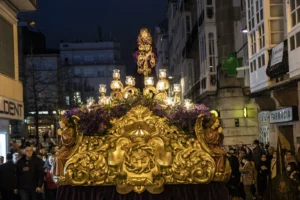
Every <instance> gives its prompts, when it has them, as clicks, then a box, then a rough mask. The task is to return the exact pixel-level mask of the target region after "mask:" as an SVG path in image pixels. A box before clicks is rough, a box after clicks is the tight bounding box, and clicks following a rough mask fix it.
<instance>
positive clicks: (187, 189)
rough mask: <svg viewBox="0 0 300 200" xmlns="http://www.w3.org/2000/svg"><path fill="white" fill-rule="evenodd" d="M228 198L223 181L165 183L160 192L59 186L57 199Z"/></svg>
mask: <svg viewBox="0 0 300 200" xmlns="http://www.w3.org/2000/svg"><path fill="white" fill-rule="evenodd" d="M66 199H68V200H102V199H105V200H129V199H139V200H141V199H142V200H153V199H155V200H200V199H204V200H229V194H228V190H227V188H226V186H225V183H216V182H212V183H210V184H198V185H165V186H164V191H163V192H162V193H160V194H150V193H149V192H147V191H145V192H143V193H141V194H138V193H135V192H130V193H129V194H125V195H124V194H119V193H117V191H116V187H115V186H88V187H84V186H68V185H67V186H59V187H58V191H57V200H66Z"/></svg>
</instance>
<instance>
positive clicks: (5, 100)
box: [0, 0, 36, 157]
mask: <svg viewBox="0 0 300 200" xmlns="http://www.w3.org/2000/svg"><path fill="white" fill-rule="evenodd" d="M35 10H36V1H35V0H23V1H16V0H10V1H0V40H1V41H2V42H0V155H1V156H5V157H6V152H7V150H8V138H9V133H10V126H9V122H10V120H12V119H14V120H23V119H24V106H23V86H22V83H21V82H20V81H19V69H18V67H19V66H18V65H19V64H18V32H17V31H18V30H17V22H18V20H17V13H18V11H24V12H26V11H27V12H28V11H35Z"/></svg>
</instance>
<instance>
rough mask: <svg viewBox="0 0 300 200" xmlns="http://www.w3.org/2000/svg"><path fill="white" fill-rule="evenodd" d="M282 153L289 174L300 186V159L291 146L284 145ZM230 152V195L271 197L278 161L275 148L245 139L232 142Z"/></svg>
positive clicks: (237, 199) (251, 197)
mask: <svg viewBox="0 0 300 200" xmlns="http://www.w3.org/2000/svg"><path fill="white" fill-rule="evenodd" d="M282 153H283V154H284V161H283V162H284V166H285V173H286V175H287V176H288V177H289V178H290V179H291V181H292V183H293V185H294V186H299V170H298V165H299V161H297V160H296V159H295V157H294V155H293V153H292V152H291V151H290V150H286V149H282ZM228 154H229V156H228V158H229V162H230V165H231V168H232V174H231V179H230V180H229V182H228V183H227V186H228V190H229V193H230V196H231V198H232V199H234V200H240V199H245V200H251V199H272V197H271V195H272V194H271V193H272V191H273V190H272V186H273V187H274V185H275V177H276V173H277V170H276V169H277V163H278V159H277V151H276V149H275V148H274V147H272V146H270V145H264V144H263V143H260V142H259V141H258V140H254V142H253V144H252V145H251V146H248V145H244V144H243V143H240V144H239V145H236V146H230V147H229V148H228ZM273 192H274V191H273ZM295 192H296V191H295ZM295 195H297V194H295ZM297 199H300V197H297Z"/></svg>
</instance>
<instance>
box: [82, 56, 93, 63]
mask: <svg viewBox="0 0 300 200" xmlns="http://www.w3.org/2000/svg"><path fill="white" fill-rule="evenodd" d="M84 61H86V62H92V61H94V56H92V55H86V56H84Z"/></svg>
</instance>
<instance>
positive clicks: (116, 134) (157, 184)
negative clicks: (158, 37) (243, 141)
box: [52, 29, 231, 200]
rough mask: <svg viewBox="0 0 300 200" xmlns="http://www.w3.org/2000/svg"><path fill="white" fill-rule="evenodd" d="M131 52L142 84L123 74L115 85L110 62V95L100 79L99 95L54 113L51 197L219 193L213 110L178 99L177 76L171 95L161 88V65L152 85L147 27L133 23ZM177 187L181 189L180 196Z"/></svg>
mask: <svg viewBox="0 0 300 200" xmlns="http://www.w3.org/2000/svg"><path fill="white" fill-rule="evenodd" d="M134 57H135V59H136V62H137V66H138V72H139V73H141V74H143V75H144V84H145V87H144V89H143V91H141V92H140V91H139V90H138V89H137V88H135V79H134V77H130V76H128V77H126V81H125V84H126V85H125V86H123V83H122V82H121V80H120V71H119V70H118V69H115V70H114V71H113V80H112V82H111V85H110V88H111V90H112V92H111V94H110V96H106V86H105V85H100V88H99V92H100V94H101V95H100V97H99V102H97V103H95V102H94V101H92V100H89V101H88V103H87V105H85V106H82V107H80V108H75V109H72V110H69V111H66V112H65V113H64V114H63V115H62V116H61V118H60V122H59V123H60V129H59V130H58V134H59V135H60V136H61V143H62V147H61V148H60V150H59V152H58V153H57V155H56V156H55V162H54V165H53V168H52V175H53V179H54V180H55V182H56V183H57V184H58V185H59V190H58V193H59V194H58V196H59V198H60V199H66V198H67V199H125V198H123V197H125V196H126V195H129V194H130V195H131V196H127V197H128V198H127V199H133V198H134V197H136V195H138V196H139V195H144V196H143V199H152V197H151V195H161V196H157V197H159V198H162V199H164V200H167V199H168V198H166V197H167V196H173V197H174V198H172V199H176V198H175V196H176V195H177V198H178V199H196V197H195V195H196V196H197V195H198V196H199V195H200V196H199V197H198V198H199V199H227V197H228V193H227V192H226V188H225V182H226V181H227V180H228V179H229V177H230V174H231V168H230V164H229V162H228V160H227V159H226V153H225V152H224V150H223V148H222V146H221V145H222V140H223V134H222V128H221V127H220V123H219V119H218V117H217V115H216V114H215V113H214V112H212V111H210V110H209V109H208V108H207V107H205V106H204V105H201V104H200V105H199V104H193V103H192V102H191V101H190V100H181V95H180V90H181V86H180V85H179V84H175V85H174V86H172V89H173V94H174V95H173V97H170V96H168V93H167V91H168V89H169V88H170V84H169V82H168V79H167V78H166V77H167V73H166V70H164V69H160V70H159V80H158V82H157V84H156V86H155V84H154V79H153V77H150V76H149V74H150V73H151V68H154V67H155V65H156V59H157V56H156V53H155V49H154V48H153V47H152V39H151V35H150V34H149V32H148V30H147V29H141V31H140V34H139V36H138V40H137V48H136V52H135V53H134ZM212 184H215V185H214V186H213V185H212ZM191 185H192V186H191ZM195 186H199V187H202V191H201V192H200V193H199V194H196V193H197V192H195V191H196V190H197V191H198V192H199V191H200V190H201V188H199V187H198V188H196V187H195ZM203 186H205V187H203ZM187 187H193V189H190V190H189V189H188V188H187ZM167 188H168V191H169V193H168V194H166V193H165V192H166V189H167ZM174 188H176V189H174ZM203 188H204V189H203ZM209 190H210V193H211V194H209V195H210V197H209V198H205V197H204V196H205V193H209ZM77 191H81V194H75V193H76V192H77ZM85 191H86V192H85ZM99 191H102V192H101V194H96V193H97V192H99ZM108 191H109V192H108ZM174 191H177V194H176V195H175V194H174ZM178 191H185V194H184V195H185V198H183V196H184V195H183V193H182V192H181V194H178ZM188 191H191V192H188ZM224 191H225V192H224ZM175 193H176V192H175ZM187 193H188V194H187ZM212 193H213V194H214V195H212ZM145 194H147V195H148V196H147V197H146V196H145ZM74 195H75V196H76V195H77V197H76V198H75V197H74ZM93 195H94V196H93ZM97 195H98V196H97ZM105 195H106V197H107V198H103V196H105ZM162 195H163V196H162ZM174 195H175V196H174ZM178 195H179V196H180V195H181V197H178ZM80 196H81V197H80ZM96 196H97V197H96ZM100 196H101V198H100ZM187 196H190V197H189V198H187ZM201 196H202V197H201ZM159 198H157V199H159Z"/></svg>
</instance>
